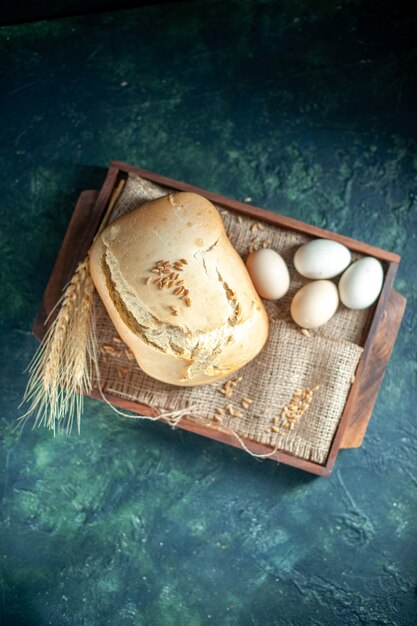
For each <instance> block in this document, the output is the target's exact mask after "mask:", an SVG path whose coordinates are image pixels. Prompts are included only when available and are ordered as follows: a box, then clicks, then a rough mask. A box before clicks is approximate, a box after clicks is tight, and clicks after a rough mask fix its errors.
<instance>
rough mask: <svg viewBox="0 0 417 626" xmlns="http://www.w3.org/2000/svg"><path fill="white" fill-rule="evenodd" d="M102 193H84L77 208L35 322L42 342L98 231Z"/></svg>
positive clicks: (33, 330) (91, 191)
mask: <svg viewBox="0 0 417 626" xmlns="http://www.w3.org/2000/svg"><path fill="white" fill-rule="evenodd" d="M97 197H98V192H97V191H96V190H90V191H83V192H82V193H81V195H80V197H79V198H78V201H77V204H76V205H75V209H74V212H73V214H72V216H71V219H70V222H69V224H68V228H67V231H66V233H65V237H64V240H63V242H62V244H61V248H60V250H59V252H58V256H57V259H56V261H55V265H54V267H53V270H52V273H51V275H50V277H49V280H48V284H47V286H46V289H45V292H44V294H43V298H42V302H41V306H40V308H39V310H38V313H37V315H36V318H35V321H34V322H33V326H32V332H33V334H34V335H35V337H37V338H38V339H39V340H41V339H42V337H43V336H44V334H45V332H46V330H47V327H46V326H45V320H46V318H47V317H48V315H49V313H50V312H51V311H52V309H53V308H54V306H55V304H56V303H57V302H58V300H59V298H60V297H61V294H62V290H63V288H64V287H65V285H66V284H67V282H68V281H69V280H70V279H71V277H72V275H73V274H74V271H75V269H76V267H77V265H78V263H79V261H80V260H81V259H82V258H84V257H85V255H86V254H87V251H88V249H89V247H90V245H91V241H92V238H93V236H94V233H95V230H96V228H97V224H96V222H97V214H96V210H95V204H96V201H97Z"/></svg>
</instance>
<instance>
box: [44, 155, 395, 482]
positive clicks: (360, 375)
mask: <svg viewBox="0 0 417 626" xmlns="http://www.w3.org/2000/svg"><path fill="white" fill-rule="evenodd" d="M130 172H133V173H134V174H138V175H139V176H141V177H142V178H145V179H147V180H149V181H152V182H154V183H157V184H160V185H163V186H166V187H170V188H172V189H178V190H181V191H193V192H195V193H199V194H201V195H202V196H205V197H206V198H208V199H209V200H211V201H212V202H214V203H215V204H217V205H220V206H223V207H225V208H226V209H228V210H229V211H236V212H238V213H241V214H244V215H247V216H250V217H254V218H257V219H258V220H264V221H266V222H269V223H271V224H277V225H278V226H280V227H283V228H288V229H292V230H296V231H299V232H302V233H305V234H307V235H310V236H313V237H322V238H326V239H332V240H334V241H339V242H340V243H343V244H345V245H346V246H347V247H348V248H350V249H351V250H355V251H357V252H360V253H362V254H367V255H371V256H374V257H376V258H378V259H380V260H381V261H382V262H383V263H384V265H385V267H386V272H385V280H384V285H383V289H382V291H381V294H380V297H379V300H378V303H377V305H376V308H375V311H374V314H373V318H372V320H371V322H370V324H369V327H368V329H367V332H366V337H365V338H364V343H363V348H364V350H363V353H362V356H361V359H360V361H359V365H358V368H357V372H356V378H355V381H354V383H353V385H352V387H351V389H350V392H349V395H348V398H347V401H346V405H345V408H344V412H343V415H342V417H341V420H340V422H339V426H338V428H337V431H336V433H335V436H334V438H333V442H332V445H331V448H330V451H329V454H328V457H327V459H326V462H325V464H323V465H321V464H318V463H314V462H313V461H307V460H305V459H301V458H299V457H296V456H293V455H292V454H290V453H288V452H281V451H278V452H276V453H275V454H274V456H273V457H270V458H273V459H275V460H276V461H279V462H281V463H286V464H288V465H292V466H294V467H298V468H300V469H303V470H306V471H308V472H312V473H313V474H318V475H321V476H328V475H329V474H330V473H331V471H332V469H333V466H334V463H335V460H336V457H337V454H338V452H339V450H340V449H341V448H356V447H359V446H360V445H361V444H362V441H363V438H364V435H365V432H366V429H367V426H368V422H369V419H370V417H371V414H372V410H373V407H374V404H375V401H376V398H377V394H378V391H379V388H380V386H381V383H382V379H383V377H384V373H385V368H386V365H387V363H388V360H389V358H390V355H391V352H392V349H393V347H394V344H395V340H396V337H397V333H398V330H399V327H400V324H401V319H402V317H403V314H404V309H405V306H406V299H405V298H404V297H403V296H402V295H401V294H399V293H398V292H397V291H396V290H395V289H394V288H393V283H394V278H395V275H396V273H397V269H398V264H399V262H400V257H399V256H398V255H397V254H394V253H393V252H388V251H387V250H382V249H381V248H376V247H374V246H371V245H368V244H366V243H362V242H360V241H356V240H355V239H350V238H349V237H344V236H342V235H339V234H336V233H332V232H330V231H327V230H324V229H322V228H317V227H316V226H310V225H309V224H305V223H303V222H300V221H298V220H295V219H292V218H289V217H285V216H283V215H279V214H277V213H272V212H270V211H266V210H265V209H261V208H258V207H254V206H252V205H247V204H244V203H242V202H238V201H237V200H232V199H231V198H227V197H225V196H221V195H219V194H216V193H213V192H210V191H206V190H205V189H200V188H198V187H194V186H193V185H189V184H187V183H182V182H179V181H177V180H173V179H171V178H167V177H166V176H161V175H159V174H155V173H153V172H148V171H147V170H143V169H141V168H138V167H133V166H131V165H127V164H125V163H121V162H119V161H113V162H112V164H111V166H110V168H109V170H108V173H107V176H106V179H105V181H104V183H103V186H102V188H101V190H100V191H99V192H98V191H95V190H91V191H84V192H83V193H82V194H81V195H80V197H79V199H78V202H77V204H76V207H75V209H74V213H73V215H72V218H71V220H70V223H69V226H68V229H67V232H66V235H65V238H64V241H63V243H62V246H61V249H60V251H59V254H58V257H57V260H56V263H55V266H54V268H53V271H52V274H51V276H50V278H49V282H48V285H47V287H46V290H45V293H44V295H43V299H42V303H41V306H40V309H39V311H38V314H37V316H36V319H35V321H34V324H33V333H34V335H35V336H36V337H37V338H38V339H39V340H42V338H43V337H44V335H45V333H46V330H47V326H46V325H45V320H46V318H47V316H48V315H49V313H50V311H51V310H52V308H53V307H54V305H55V303H56V302H57V300H58V299H59V297H60V295H61V293H62V289H63V288H64V286H65V285H66V283H67V282H68V281H69V280H70V278H71V276H72V274H73V273H74V271H75V268H76V266H77V264H78V262H79V261H80V260H82V259H83V258H84V257H85V255H86V254H87V251H88V249H89V247H90V245H91V243H92V241H93V238H94V235H95V233H96V231H97V228H98V226H99V224H100V220H101V218H102V216H103V215H104V212H105V210H106V208H107V206H108V204H109V201H110V198H111V196H112V194H113V192H114V190H115V188H116V186H117V184H118V183H119V181H120V180H121V179H123V178H127V176H128V174H129V173H130ZM105 395H106V398H107V399H108V400H109V401H110V402H111V403H112V404H114V405H116V406H119V407H122V408H125V409H129V410H130V411H132V412H135V413H138V414H142V415H158V410H157V409H155V408H154V407H151V406H148V405H144V404H139V403H136V402H132V401H129V400H124V399H122V398H119V397H116V396H112V395H110V394H105ZM91 396H92V397H95V398H97V399H99V400H100V399H101V396H100V394H99V392H98V391H97V390H93V391H92V393H91ZM178 427H179V428H183V429H184V430H189V431H191V432H194V433H198V434H199V435H203V436H205V437H210V438H211V439H216V440H218V441H222V442H223V443H227V444H229V445H232V446H236V447H239V443H238V442H237V441H236V439H235V438H234V437H233V435H229V434H227V433H225V432H221V431H220V430H218V429H215V428H211V427H210V426H206V425H203V424H200V423H196V422H194V421H192V420H188V419H187V418H183V419H182V420H181V421H180V423H179V424H178ZM245 443H246V445H247V446H248V447H250V449H251V450H253V451H254V452H256V453H260V454H262V453H267V452H271V448H270V447H269V446H268V445H265V444H261V443H257V442H254V441H252V440H248V439H246V440H245Z"/></svg>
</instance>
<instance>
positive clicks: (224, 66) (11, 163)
mask: <svg viewBox="0 0 417 626" xmlns="http://www.w3.org/2000/svg"><path fill="white" fill-rule="evenodd" d="M415 35H416V20H415V19H414V18H413V17H412V15H411V13H409V12H408V9H406V8H405V5H404V6H403V8H401V4H398V3H388V2H382V3H380V2H379V3H377V2H362V3H360V2H343V1H341V2H330V1H325V0H322V1H321V2H318V1H315V2H311V1H307V0H305V1H300V0H298V1H296V2H290V1H287V2H272V1H264V2H255V1H240V2H237V1H236V2H226V3H222V2H210V1H205V2H197V3H194V4H177V5H173V4H171V5H167V6H163V5H161V6H159V7H155V6H154V7H146V8H141V9H137V10H132V11H128V12H120V13H117V14H116V13H115V14H105V15H102V16H94V17H82V18H72V19H68V20H63V21H55V22H49V23H35V24H30V25H24V26H15V27H6V28H3V29H1V30H0V73H1V94H2V102H1V107H2V115H1V134H2V139H1V142H0V164H1V172H2V176H1V179H0V185H1V194H0V201H1V218H2V219H1V222H0V259H1V279H0V302H1V317H2V324H1V368H2V375H1V406H2V408H1V436H2V446H1V471H2V479H3V481H4V486H3V487H2V488H1V493H2V495H3V502H2V508H1V518H2V521H1V524H2V525H1V535H0V572H1V590H2V592H1V595H0V600H1V615H2V622H1V623H2V624H7V625H9V624H10V625H16V626H18V625H20V624H26V625H30V626H41V625H42V626H43V625H46V624H53V625H54V626H64V625H69V624H71V625H76V626H79V625H83V626H84V625H85V626H93V625H102V624H111V625H117V626H124V625H130V624H133V625H137V626H139V625H140V626H142V625H143V626H182V625H185V626H200V625H203V624H204V625H205V624H216V626H217V625H219V624H221V625H237V626H249V625H251V624H252V625H253V624H254V625H259V626H260V625H265V624H267V625H279V626H281V625H294V626H298V625H302V626H304V625H308V626H310V625H312V626H313V625H314V626H318V625H329V626H330V625H332V626H339V625H340V626H342V625H343V626H346V625H354V626H356V625H361V624H372V625H380V624H390V625H410V626H411V625H412V624H415V623H416V622H417V596H416V583H417V536H416V535H417V532H416V531H417V522H416V519H417V489H416V487H417V479H416V456H417V443H416V442H417V426H416V413H417V411H416V401H417V395H416V389H417V378H416V375H417V355H416V351H417V342H416V332H417V308H416V299H417V296H416V290H415V286H416V279H415V276H416V265H417V239H416V235H417V200H416V196H417V151H416V147H417V145H416V139H417V117H416V110H417V108H416V104H417V98H416V72H415V68H416V66H417V47H416V43H415V42H416V37H415ZM113 158H119V159H123V160H126V161H128V162H131V163H135V164H137V165H141V166H143V167H145V168H148V169H152V170H155V171H158V172H161V173H165V174H167V175H169V176H172V177H174V178H179V179H182V180H187V181H189V182H192V183H194V184H197V185H199V186H202V187H206V188H208V189H212V190H215V191H218V192H220V193H223V194H226V195H230V196H233V197H236V198H240V199H241V198H245V197H246V196H251V197H252V198H253V201H254V202H255V203H256V204H258V205H261V206H262V205H263V206H265V207H267V208H269V209H272V210H276V211H280V212H282V213H284V214H287V215H291V216H294V217H297V218H300V219H302V220H305V221H308V222H311V223H313V224H316V225H319V226H324V227H326V228H329V229H333V230H337V231H339V232H343V233H344V234H347V235H351V236H353V237H355V238H359V239H363V240H365V241H369V242H371V243H373V244H376V245H380V246H382V247H386V248H388V249H393V250H395V251H397V252H399V253H400V254H401V255H402V256H403V261H402V265H401V268H400V271H399V277H398V279H397V282H396V285H397V288H398V289H399V290H400V291H401V292H402V293H403V294H404V295H406V296H407V298H408V299H409V305H408V308H407V311H406V314H405V318H404V322H403V326H402V330H401V333H400V336H399V339H398V343H397V345H396V348H395V352H394V355H393V357H392V359H391V362H390V364H389V367H388V371H387V374H386V377H385V381H384V384H383V388H382V391H381V393H380V395H379V399H378V403H377V406H376V409H375V411H374V416H373V419H372V421H371V424H370V427H369V430H368V434H367V436H366V440H365V443H364V445H363V447H362V448H361V449H358V450H351V451H345V452H342V453H341V455H340V456H339V460H338V463H337V467H336V470H335V472H334V474H333V475H332V477H331V478H330V479H317V478H314V477H312V476H310V475H308V474H304V473H302V472H300V471H297V470H293V469H290V468H288V467H285V466H277V465H276V464H275V463H273V462H271V461H263V462H260V461H257V460H254V459H251V458H250V457H249V456H247V455H246V454H245V453H243V452H239V451H237V450H235V449H232V448H228V447H226V446H223V445H221V444H218V443H215V442H212V441H208V440H205V439H202V438H199V437H197V436H194V435H191V434H187V433H184V432H180V431H178V430H171V429H170V428H168V427H167V426H164V425H159V424H149V423H143V424H137V423H132V422H129V421H128V420H127V419H123V418H119V417H117V416H115V415H114V414H113V413H112V412H111V411H110V410H109V409H108V408H106V407H104V406H103V405H102V404H99V403H98V402H96V401H92V400H91V401H87V406H86V412H85V416H84V420H83V426H82V433H81V435H80V436H76V435H75V436H72V437H71V438H66V437H57V438H56V439H55V440H54V439H53V438H52V437H51V435H50V433H48V432H46V431H44V430H38V431H35V432H32V431H31V430H30V429H26V430H25V431H24V433H23V436H22V437H21V438H19V437H18V435H17V434H16V433H15V432H14V430H13V429H14V425H15V420H16V416H17V415H18V414H19V410H18V409H17V404H18V401H19V399H20V397H21V395H22V392H23V389H24V386H25V382H26V377H25V374H24V373H23V369H24V367H25V366H26V364H27V362H28V360H29V359H30V357H31V356H32V354H33V352H34V350H35V347H36V341H35V340H34V339H33V338H32V336H31V333H30V328H31V322H32V319H33V317H34V315H35V312H36V309H37V306H38V304H39V301H40V298H41V295H42V292H43V289H44V287H45V284H46V281H47V278H48V275H49V273H50V270H51V267H52V264H53V261H54V258H55V256H56V253H57V251H58V248H59V245H60V242H61V240H62V237H63V235H64V232H65V229H66V225H67V223H68V219H69V217H70V215H71V212H72V209H73V205H74V202H75V200H76V198H77V195H78V194H79V192H80V191H81V190H82V189H85V188H94V187H98V186H99V185H100V184H101V182H102V180H103V177H104V168H106V167H107V165H108V163H109V161H110V160H111V159H113Z"/></svg>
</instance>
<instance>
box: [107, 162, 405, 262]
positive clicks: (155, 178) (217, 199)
mask: <svg viewBox="0 0 417 626" xmlns="http://www.w3.org/2000/svg"><path fill="white" fill-rule="evenodd" d="M112 166H113V167H118V168H119V169H120V170H122V171H123V172H126V173H129V172H132V173H134V174H137V175H138V176H142V177H143V178H146V179H147V180H150V181H152V182H154V183H157V184H159V185H163V186H166V187H172V188H174V189H179V190H181V191H192V192H194V193H198V194H200V195H202V196H204V197H205V198H207V199H208V200H210V201H211V202H214V203H216V204H220V205H221V206H224V207H225V208H229V209H232V210H234V211H238V212H239V213H243V214H245V215H249V216H250V217H254V218H256V219H261V220H264V221H266V222H269V223H271V224H278V225H279V226H281V227H283V228H289V229H291V230H297V231H299V232H302V233H305V234H306V235H310V236H312V237H322V238H324V239H332V240H333V241H338V242H340V243H343V244H344V245H345V246H347V247H348V248H350V249H351V250H355V251H357V252H361V253H362V254H369V255H371V256H374V257H377V258H378V259H381V260H383V261H390V262H393V263H399V262H400V260H401V257H400V256H399V255H398V254H395V253H394V252H390V251H388V250H384V249H382V248H378V247H376V246H372V245H370V244H368V243H364V242H362V241H358V240H356V239H352V238H351V237H346V236H345V235H340V234H339V233H335V232H332V231H330V230H325V229H324V228H319V227H318V226H312V225H311V224H306V223H305V222H301V221H299V220H296V219H293V218H292V217H287V216H285V215H281V214H279V213H273V212H272V211H267V210H266V209H262V208H260V207H256V206H253V205H248V204H245V203H244V202H239V201H238V200H233V199H232V198H228V197H226V196H221V195H220V194H217V193H214V192H212V191H207V190H206V189H201V188H200V187H196V186H195V185H190V184H189V183H183V182H181V181H178V180H175V179H173V178H168V177H167V176H162V175H160V174H155V173H154V172H149V171H148V170H144V169H142V168H140V167H135V166H133V165H128V164H127V163H123V162H122V161H113V162H112Z"/></svg>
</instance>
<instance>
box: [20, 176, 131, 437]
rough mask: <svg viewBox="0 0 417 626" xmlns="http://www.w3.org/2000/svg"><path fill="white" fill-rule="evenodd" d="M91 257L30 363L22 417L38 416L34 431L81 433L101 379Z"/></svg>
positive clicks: (111, 205) (76, 275) (78, 272)
mask: <svg viewBox="0 0 417 626" xmlns="http://www.w3.org/2000/svg"><path fill="white" fill-rule="evenodd" d="M124 182H125V181H123V180H122V181H120V183H119V185H118V186H117V187H116V189H115V191H114V192H113V195H112V197H111V199H110V202H109V205H108V208H107V210H106V213H105V215H104V217H103V219H102V221H101V224H100V228H99V230H98V232H97V234H96V237H95V239H96V238H97V236H98V235H99V234H100V232H101V231H102V230H103V228H104V227H105V225H106V224H107V221H108V219H109V217H110V215H111V212H112V210H113V208H114V205H115V204H116V202H117V200H118V198H119V196H120V194H121V191H122V189H123V186H124ZM89 254H90V253H89V252H88V253H87V256H86V258H85V259H84V260H83V261H81V262H80V263H79V264H78V266H77V268H76V270H75V272H74V274H73V276H72V278H71V280H70V281H69V283H68V284H67V286H66V287H65V290H64V292H63V294H62V296H61V298H60V300H59V301H58V302H57V304H56V305H55V307H54V309H53V310H52V311H51V313H50V314H49V316H48V319H47V320H46V322H45V323H47V322H48V320H49V318H50V316H51V314H52V313H53V311H55V309H57V308H58V313H57V315H56V318H55V320H54V321H53V323H52V324H51V326H50V327H49V329H48V331H47V332H46V334H45V337H44V339H43V341H42V343H41V345H40V346H39V348H38V349H37V351H36V353H35V355H34V357H33V359H32V361H31V363H30V365H29V380H28V383H27V387H26V391H25V393H24V396H23V400H22V404H23V403H25V402H27V403H29V408H28V410H27V411H26V413H25V414H24V415H22V416H21V417H20V418H19V423H21V424H24V423H25V422H26V421H27V420H28V419H29V417H30V416H31V415H33V416H34V427H35V426H41V425H44V426H46V427H48V428H49V429H51V430H52V431H53V432H54V433H55V432H56V431H57V430H61V429H63V430H65V431H66V432H67V433H70V432H71V430H72V427H73V423H74V420H75V421H76V422H77V429H78V432H79V431H80V421H81V415H82V412H83V404H84V395H85V394H87V393H88V392H89V391H91V389H92V377H93V372H94V370H95V371H96V375H97V377H99V370H98V358H97V355H98V346H97V338H96V325H95V315H94V283H93V280H92V278H91V274H90V269H89Z"/></svg>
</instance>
